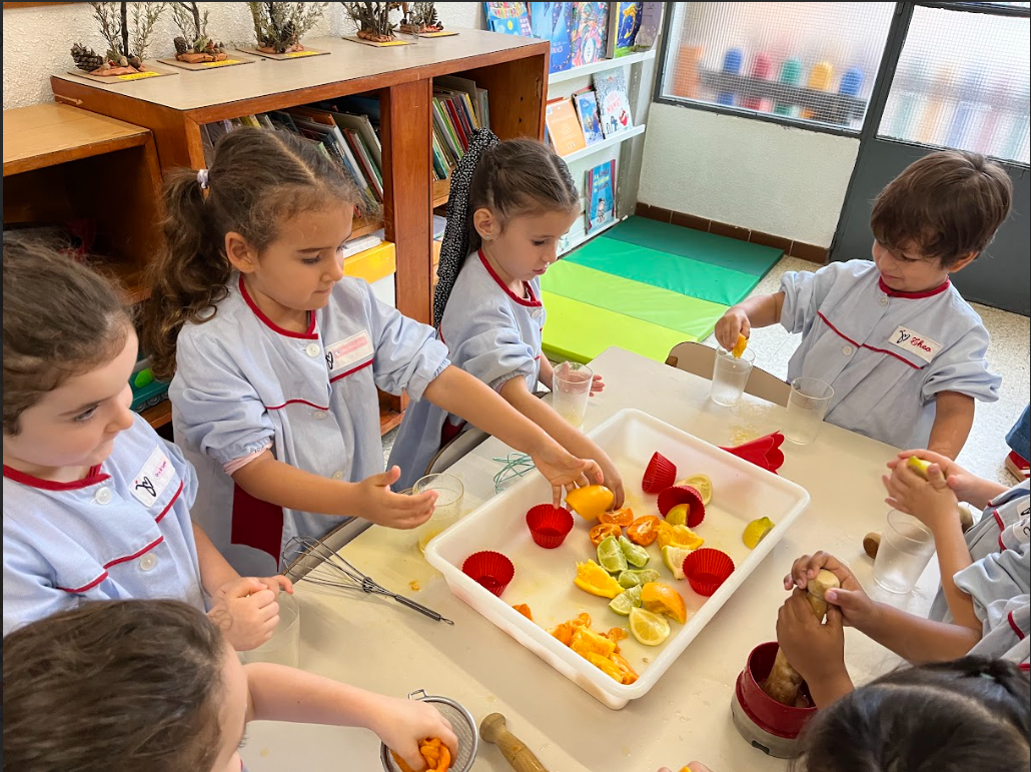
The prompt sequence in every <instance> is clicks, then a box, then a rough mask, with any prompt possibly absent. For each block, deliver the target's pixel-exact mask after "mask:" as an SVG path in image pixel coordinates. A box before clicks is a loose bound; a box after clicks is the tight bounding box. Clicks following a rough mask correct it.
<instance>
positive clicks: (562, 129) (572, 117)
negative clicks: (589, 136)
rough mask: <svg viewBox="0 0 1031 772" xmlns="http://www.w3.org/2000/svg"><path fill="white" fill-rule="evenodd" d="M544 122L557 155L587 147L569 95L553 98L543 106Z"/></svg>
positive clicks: (567, 153)
mask: <svg viewBox="0 0 1031 772" xmlns="http://www.w3.org/2000/svg"><path fill="white" fill-rule="evenodd" d="M544 124H545V125H546V126H547V128H548V136H549V137H551V144H552V145H553V146H554V148H555V152H556V153H558V154H559V155H569V154H570V153H575V152H576V151H577V150H583V149H584V148H585V147H587V143H586V141H585V140H584V133H583V131H582V130H581V129H580V121H579V120H578V119H577V117H576V110H575V109H574V108H573V100H572V99H570V98H569V97H564V98H561V99H553V100H551V101H550V102H548V104H547V106H546V107H545V108H544Z"/></svg>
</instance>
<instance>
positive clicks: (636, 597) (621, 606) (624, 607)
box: [609, 587, 641, 617]
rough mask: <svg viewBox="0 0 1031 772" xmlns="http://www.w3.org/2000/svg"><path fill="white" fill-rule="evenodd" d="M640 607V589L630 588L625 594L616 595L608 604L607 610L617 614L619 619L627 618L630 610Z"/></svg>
mask: <svg viewBox="0 0 1031 772" xmlns="http://www.w3.org/2000/svg"><path fill="white" fill-rule="evenodd" d="M640 605H641V588H640V587H631V588H630V589H629V590H627V591H626V592H624V593H622V594H620V595H617V596H616V597H615V598H613V599H612V601H611V602H610V603H609V608H610V609H611V610H612V611H613V613H616V614H619V615H620V616H621V617H625V616H628V615H629V614H630V611H631V609H633V608H635V607H637V606H640Z"/></svg>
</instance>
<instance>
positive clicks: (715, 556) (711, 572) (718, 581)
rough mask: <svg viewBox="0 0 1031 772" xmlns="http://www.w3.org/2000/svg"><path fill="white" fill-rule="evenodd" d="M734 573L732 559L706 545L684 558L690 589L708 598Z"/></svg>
mask: <svg viewBox="0 0 1031 772" xmlns="http://www.w3.org/2000/svg"><path fill="white" fill-rule="evenodd" d="M732 573H734V561H733V560H731V559H730V555H728V554H727V553H726V552H721V551H720V550H714V549H710V548H708V547H706V548H705V549H700V550H695V551H694V552H692V553H691V554H690V555H688V556H687V557H686V558H684V574H685V575H686V576H687V581H688V582H690V583H691V589H692V590H694V591H695V592H697V593H698V594H699V595H704V596H705V597H706V598H708V597H709V596H710V595H712V594H713V593H714V592H716V590H718V589H719V588H720V585H722V584H723V583H724V582H725V581H727V579H728V578H729V577H730V575H731V574H732Z"/></svg>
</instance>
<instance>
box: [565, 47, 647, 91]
mask: <svg viewBox="0 0 1031 772" xmlns="http://www.w3.org/2000/svg"><path fill="white" fill-rule="evenodd" d="M654 58H655V49H654V48H650V49H648V50H647V51H640V52H638V53H636V54H627V55H626V56H620V57H618V58H616V59H602V60H601V61H598V62H592V63H591V64H584V65H581V66H579V67H573V68H572V69H569V70H562V71H561V72H553V73H551V75H549V76H548V85H554V84H555V83H562V82H564V81H567V80H573V79H574V78H582V77H584V76H585V75H593V74H594V73H596V72H604V71H605V70H614V69H616V68H617V67H623V66H625V65H628V64H637V63H638V62H645V61H648V60H649V59H654Z"/></svg>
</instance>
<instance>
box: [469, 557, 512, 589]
mask: <svg viewBox="0 0 1031 772" xmlns="http://www.w3.org/2000/svg"><path fill="white" fill-rule="evenodd" d="M462 573H463V574H465V575H466V576H468V577H469V578H470V579H472V580H473V581H475V582H477V583H479V584H480V586H482V587H483V588H484V589H487V590H490V591H491V592H492V593H494V594H495V595H497V596H498V597H501V593H503V592H504V591H505V588H506V587H508V583H509V582H511V581H512V577H513V576H515V566H514V565H512V561H511V560H509V559H508V558H507V557H505V556H504V555H502V554H501V553H500V552H491V551H489V550H487V551H484V552H476V553H474V554H472V555H470V556H469V557H467V558H466V559H465V562H464V563H463V564H462Z"/></svg>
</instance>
